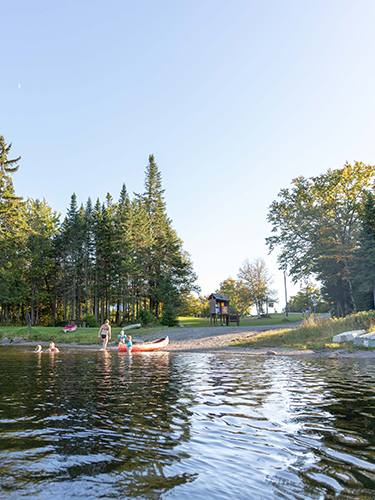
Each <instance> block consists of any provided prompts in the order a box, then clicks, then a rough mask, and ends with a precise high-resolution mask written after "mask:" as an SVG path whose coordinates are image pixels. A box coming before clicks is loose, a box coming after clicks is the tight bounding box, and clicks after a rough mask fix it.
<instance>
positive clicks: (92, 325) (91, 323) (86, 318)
mask: <svg viewBox="0 0 375 500" xmlns="http://www.w3.org/2000/svg"><path fill="white" fill-rule="evenodd" d="M81 321H82V322H85V323H86V325H89V327H90V328H95V327H96V326H98V322H97V321H96V318H95V316H94V315H93V314H87V315H86V316H84V317H83V318H82V319H81Z"/></svg>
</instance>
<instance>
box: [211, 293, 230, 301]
mask: <svg viewBox="0 0 375 500" xmlns="http://www.w3.org/2000/svg"><path fill="white" fill-rule="evenodd" d="M211 299H215V300H223V301H225V302H230V299H229V297H228V296H227V295H220V293H211V295H210V296H209V297H208V300H211Z"/></svg>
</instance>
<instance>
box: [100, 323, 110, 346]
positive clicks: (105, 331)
mask: <svg viewBox="0 0 375 500" xmlns="http://www.w3.org/2000/svg"><path fill="white" fill-rule="evenodd" d="M100 337H101V338H102V341H103V351H105V350H106V349H107V344H108V340H111V325H110V324H109V319H106V320H105V322H104V325H102V326H101V327H100V330H99V333H98V338H100Z"/></svg>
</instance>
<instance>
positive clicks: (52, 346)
mask: <svg viewBox="0 0 375 500" xmlns="http://www.w3.org/2000/svg"><path fill="white" fill-rule="evenodd" d="M46 352H60V351H59V350H58V349H57V347H56V346H55V343H54V342H51V343H50V345H49V348H48V349H47V350H46Z"/></svg>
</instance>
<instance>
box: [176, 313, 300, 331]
mask: <svg viewBox="0 0 375 500" xmlns="http://www.w3.org/2000/svg"><path fill="white" fill-rule="evenodd" d="M270 316H271V318H262V319H257V318H256V317H255V316H246V317H245V318H240V326H257V325H261V326H264V325H280V324H282V323H283V322H284V320H285V319H286V318H285V314H282V313H278V314H271V315H270ZM288 319H289V321H286V323H289V322H296V321H301V320H302V319H303V318H302V314H290V315H289V318H288ZM178 320H179V322H180V323H181V325H184V326H188V325H190V326H192V327H195V328H199V327H205V326H210V325H211V323H210V318H194V317H181V318H178ZM230 326H237V324H236V323H230Z"/></svg>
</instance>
